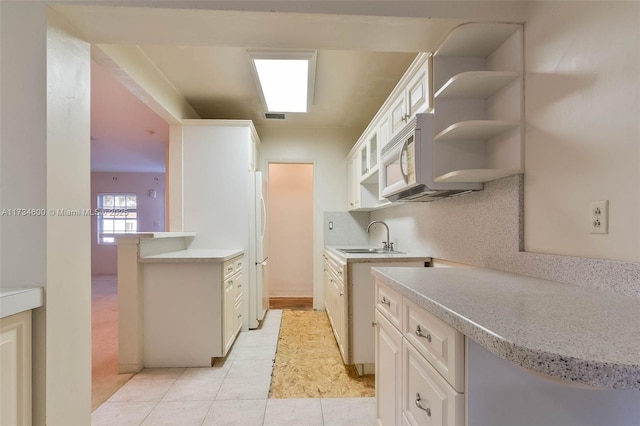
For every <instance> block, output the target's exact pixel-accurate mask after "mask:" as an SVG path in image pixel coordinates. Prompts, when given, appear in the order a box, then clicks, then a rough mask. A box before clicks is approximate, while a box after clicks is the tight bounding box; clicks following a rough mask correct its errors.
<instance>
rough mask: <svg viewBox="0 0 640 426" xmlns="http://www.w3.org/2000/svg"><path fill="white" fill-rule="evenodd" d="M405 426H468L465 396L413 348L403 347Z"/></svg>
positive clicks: (404, 345) (406, 344)
mask: <svg viewBox="0 0 640 426" xmlns="http://www.w3.org/2000/svg"><path fill="white" fill-rule="evenodd" d="M402 367H403V368H402V424H404V425H412V426H415V425H461V424H464V394H462V393H457V392H456V391H455V389H453V388H452V387H451V386H450V385H449V383H447V382H446V381H445V380H444V379H443V378H442V376H440V374H438V372H437V371H436V370H435V369H434V368H433V367H432V366H431V364H430V363H429V362H428V361H427V360H426V359H425V358H424V357H423V356H422V355H421V354H420V353H419V352H418V351H417V350H416V349H415V348H414V347H413V346H412V345H411V344H410V343H408V341H407V340H403V344H402Z"/></svg>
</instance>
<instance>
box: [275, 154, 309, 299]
mask: <svg viewBox="0 0 640 426" xmlns="http://www.w3.org/2000/svg"><path fill="white" fill-rule="evenodd" d="M268 179H269V180H268V182H269V185H268V188H269V206H268V210H269V215H268V217H269V225H268V226H269V253H270V258H269V260H270V263H269V302H270V303H269V305H270V307H271V308H274V309H283V308H289V309H308V310H311V309H313V189H314V188H313V180H314V165H313V163H269V165H268Z"/></svg>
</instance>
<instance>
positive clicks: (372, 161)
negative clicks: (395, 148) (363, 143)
mask: <svg viewBox="0 0 640 426" xmlns="http://www.w3.org/2000/svg"><path fill="white" fill-rule="evenodd" d="M367 159H368V160H369V170H375V169H376V168H377V166H378V133H373V134H372V135H371V137H370V138H369V140H368V141H367Z"/></svg>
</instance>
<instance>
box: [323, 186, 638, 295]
mask: <svg viewBox="0 0 640 426" xmlns="http://www.w3.org/2000/svg"><path fill="white" fill-rule="evenodd" d="M374 219H378V220H383V221H385V223H387V225H388V226H389V230H390V237H391V238H390V239H391V241H392V242H394V244H395V247H396V249H398V250H402V251H406V252H410V253H412V254H421V255H425V256H431V257H434V258H437V259H443V260H448V261H453V262H459V263H465V264H469V265H474V266H480V267H484V268H491V269H497V270H502V271H507V272H513V273H517V274H521V275H527V276H532V277H538V278H544V279H548V280H552V281H559V282H566V283H571V284H576V285H581V286H588V287H596V288H601V289H605V290H608V291H614V292H617V293H622V294H626V295H631V296H634V297H640V263H636V262H622V261H614V260H604V259H591V258H583V257H574V256H561V255H553V254H544V253H530V252H525V251H522V250H523V247H524V244H523V235H524V233H523V225H524V221H523V179H522V176H521V175H518V176H512V177H508V178H504V179H500V180H497V181H493V182H489V183H487V184H485V189H484V190H483V191H478V192H475V193H471V194H466V195H462V196H459V197H452V198H448V199H444V200H440V201H435V202H428V203H421V202H415V203H400V204H398V205H397V206H393V207H388V208H385V209H381V210H376V211H373V212H371V213H369V212H354V213H349V212H326V213H325V216H324V241H325V244H326V245H359V244H368V245H377V244H378V243H379V240H380V238H379V237H380V234H378V232H377V231H376V232H373V233H372V234H368V233H367V232H366V228H367V224H368V223H369V222H370V221H371V220H374ZM330 221H332V222H333V230H329V222H330ZM380 241H381V240H380Z"/></svg>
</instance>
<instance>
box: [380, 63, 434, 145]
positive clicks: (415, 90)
mask: <svg viewBox="0 0 640 426" xmlns="http://www.w3.org/2000/svg"><path fill="white" fill-rule="evenodd" d="M430 68H431V55H430V54H427V53H421V54H419V55H418V56H417V57H416V59H415V61H414V62H413V63H412V64H411V66H410V67H409V69H408V70H407V73H406V74H405V75H404V76H403V77H402V79H401V80H400V82H399V83H398V85H397V86H396V88H395V89H394V91H393V92H392V93H391V95H390V96H389V99H388V100H387V102H389V106H388V112H387V115H388V119H389V122H390V123H391V133H390V134H389V138H388V139H385V140H383V141H382V144H381V145H382V146H384V144H385V143H386V142H387V141H388V140H389V139H391V138H392V137H394V136H395V135H396V134H397V133H398V132H399V131H400V130H402V128H403V127H404V126H405V125H406V124H407V123H408V122H409V121H410V120H411V119H412V118H413V117H415V115H416V114H419V113H421V112H425V111H427V110H428V109H429V108H430V107H431V94H432V93H433V90H432V86H431V73H430ZM383 108H384V106H383Z"/></svg>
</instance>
